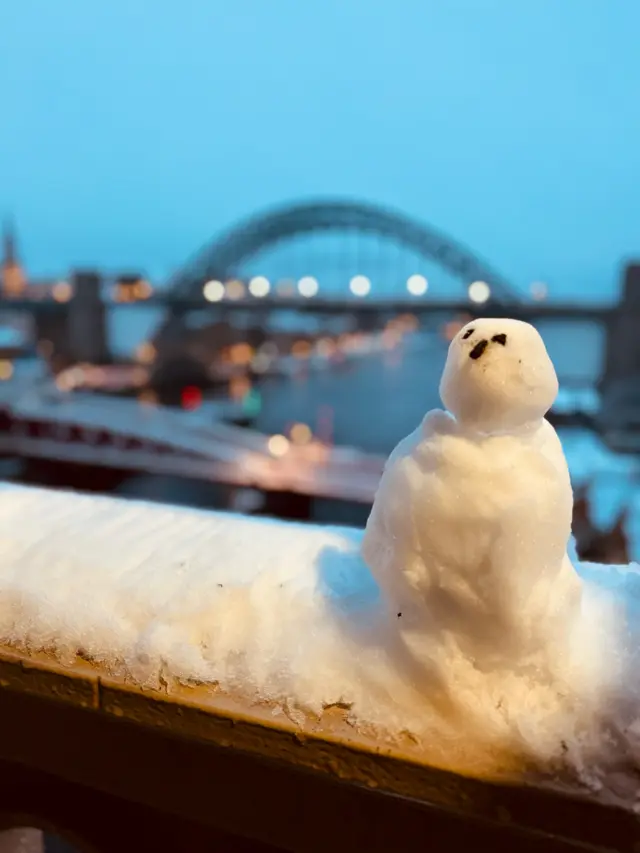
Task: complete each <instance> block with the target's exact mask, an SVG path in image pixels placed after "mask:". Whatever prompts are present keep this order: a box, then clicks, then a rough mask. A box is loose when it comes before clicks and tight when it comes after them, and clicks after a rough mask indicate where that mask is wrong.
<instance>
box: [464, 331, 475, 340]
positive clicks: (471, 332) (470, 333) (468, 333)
mask: <svg viewBox="0 0 640 853" xmlns="http://www.w3.org/2000/svg"><path fill="white" fill-rule="evenodd" d="M474 332H475V329H467V331H466V332H465V333H464V335H463V336H462V340H463V341H466V340H467V338H470V337H471V335H472V334H473V333H474Z"/></svg>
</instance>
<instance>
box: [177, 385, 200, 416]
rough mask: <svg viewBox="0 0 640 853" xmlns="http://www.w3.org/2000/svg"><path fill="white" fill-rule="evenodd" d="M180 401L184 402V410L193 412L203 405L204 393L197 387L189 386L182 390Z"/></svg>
mask: <svg viewBox="0 0 640 853" xmlns="http://www.w3.org/2000/svg"><path fill="white" fill-rule="evenodd" d="M180 400H181V402H182V408H183V409H189V410H190V411H193V410H194V409H197V408H198V407H199V406H200V405H201V403H202V391H201V390H200V389H199V388H196V386H195V385H187V387H186V388H183V389H182V393H181V394H180Z"/></svg>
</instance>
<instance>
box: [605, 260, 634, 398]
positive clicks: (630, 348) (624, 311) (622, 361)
mask: <svg viewBox="0 0 640 853" xmlns="http://www.w3.org/2000/svg"><path fill="white" fill-rule="evenodd" d="M638 328H640V263H632V264H629V265H628V266H627V268H626V269H625V272H624V283H623V292H622V300H621V303H620V311H619V312H618V316H617V318H616V320H615V321H614V322H613V324H612V325H611V327H610V329H609V334H608V337H607V347H606V354H605V364H604V371H603V380H602V381H603V385H605V386H606V385H610V384H611V383H615V382H618V381H620V380H623V381H624V380H629V379H631V378H634V379H636V378H637V377H638V376H639V375H640V338H639V337H638Z"/></svg>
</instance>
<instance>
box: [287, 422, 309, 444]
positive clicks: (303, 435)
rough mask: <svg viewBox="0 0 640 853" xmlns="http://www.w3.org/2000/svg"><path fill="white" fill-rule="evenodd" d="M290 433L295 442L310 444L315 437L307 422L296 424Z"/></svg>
mask: <svg viewBox="0 0 640 853" xmlns="http://www.w3.org/2000/svg"><path fill="white" fill-rule="evenodd" d="M289 435H290V436H291V441H293V443H294V444H308V443H309V442H310V441H311V439H312V438H313V433H312V432H311V429H310V427H308V426H307V424H294V425H293V426H292V427H291V429H290V430H289Z"/></svg>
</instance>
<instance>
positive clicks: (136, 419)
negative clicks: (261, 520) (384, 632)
mask: <svg viewBox="0 0 640 853" xmlns="http://www.w3.org/2000/svg"><path fill="white" fill-rule="evenodd" d="M0 454H6V455H15V456H19V457H23V458H27V459H29V458H31V459H45V460H49V461H53V462H64V463H73V464H80V465H86V466H91V467H98V468H110V469H112V470H121V471H133V472H138V473H150V474H170V475H175V476H178V477H187V478H191V479H197V480H205V481H209V482H218V483H225V484H228V485H233V486H241V487H248V488H255V489H259V490H261V491H265V492H293V493H296V494H299V495H306V496H308V497H323V498H334V499H337V500H347V501H353V502H356V503H365V504H366V503H371V502H372V501H373V496H374V493H375V489H376V487H377V484H378V481H379V479H380V475H381V473H382V467H383V464H384V460H383V459H381V458H378V457H375V456H374V457H371V456H367V455H366V454H364V453H360V452H359V451H357V450H352V449H349V448H329V447H326V446H324V445H322V444H320V443H318V442H311V443H310V444H308V445H295V444H293V443H291V442H289V441H288V440H287V439H286V438H285V437H284V436H266V435H263V434H261V433H258V432H254V431H250V430H246V429H241V428H239V427H235V426H233V425H230V424H227V423H223V422H222V421H221V420H216V421H213V422H209V423H204V422H202V421H198V420H197V419H192V418H190V417H189V416H188V415H185V414H184V413H180V412H173V411H171V410H168V409H164V408H162V407H155V406H148V405H139V404H138V403H137V402H135V401H130V400H106V399H105V398H103V397H99V398H98V397H92V396H91V395H83V394H69V395H66V394H61V393H60V392H58V391H57V390H56V389H55V388H51V389H49V390H47V391H46V392H42V391H41V392H40V393H37V394H36V393H35V392H34V391H31V392H28V393H26V394H24V395H16V394H15V393H9V392H7V393H5V394H3V395H2V396H0Z"/></svg>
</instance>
